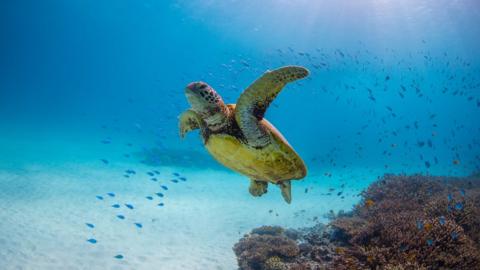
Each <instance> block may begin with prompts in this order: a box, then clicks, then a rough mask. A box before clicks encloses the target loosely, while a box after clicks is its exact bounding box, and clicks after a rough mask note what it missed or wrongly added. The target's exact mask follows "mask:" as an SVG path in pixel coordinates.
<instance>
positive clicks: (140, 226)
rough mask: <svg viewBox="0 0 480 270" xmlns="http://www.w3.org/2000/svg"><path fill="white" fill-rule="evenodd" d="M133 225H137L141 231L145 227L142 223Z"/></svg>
mask: <svg viewBox="0 0 480 270" xmlns="http://www.w3.org/2000/svg"><path fill="white" fill-rule="evenodd" d="M133 224H135V226H137V228H139V229H141V228H143V225H142V224H141V223H133Z"/></svg>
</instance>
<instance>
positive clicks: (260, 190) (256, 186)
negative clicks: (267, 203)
mask: <svg viewBox="0 0 480 270" xmlns="http://www.w3.org/2000/svg"><path fill="white" fill-rule="evenodd" d="M267 187H268V183H267V182H265V181H258V180H253V179H251V180H250V187H249V188H248V191H249V192H250V194H252V196H254V197H259V196H262V195H263V194H265V193H267Z"/></svg>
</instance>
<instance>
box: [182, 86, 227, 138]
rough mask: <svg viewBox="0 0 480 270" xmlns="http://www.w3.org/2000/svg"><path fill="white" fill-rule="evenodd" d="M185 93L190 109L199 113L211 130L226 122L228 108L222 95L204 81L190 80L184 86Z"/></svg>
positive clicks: (222, 125)
mask: <svg viewBox="0 0 480 270" xmlns="http://www.w3.org/2000/svg"><path fill="white" fill-rule="evenodd" d="M185 95H186V96H187V100H188V103H190V106H192V110H193V111H195V112H196V113H198V114H199V115H200V117H201V118H203V120H205V122H206V123H207V126H208V127H209V128H210V129H212V130H218V129H221V128H223V127H224V126H225V124H226V123H227V121H226V118H227V116H228V108H227V106H226V105H225V103H224V102H223V99H222V97H221V96H220V95H219V94H218V93H217V92H216V91H215V90H214V89H213V88H212V87H210V85H208V84H206V83H204V82H192V83H190V84H189V85H187V87H186V88H185Z"/></svg>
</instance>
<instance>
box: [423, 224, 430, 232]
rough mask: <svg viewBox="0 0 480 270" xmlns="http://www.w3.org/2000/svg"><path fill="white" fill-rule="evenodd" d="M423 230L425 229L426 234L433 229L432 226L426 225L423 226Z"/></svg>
mask: <svg viewBox="0 0 480 270" xmlns="http://www.w3.org/2000/svg"><path fill="white" fill-rule="evenodd" d="M423 228H425V231H426V232H429V231H430V230H431V229H432V224H430V223H425V225H423Z"/></svg>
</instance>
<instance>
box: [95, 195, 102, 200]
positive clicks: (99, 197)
mask: <svg viewBox="0 0 480 270" xmlns="http://www.w3.org/2000/svg"><path fill="white" fill-rule="evenodd" d="M95 197H97V199H99V200H103V197H102V196H100V195H97V196H95Z"/></svg>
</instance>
